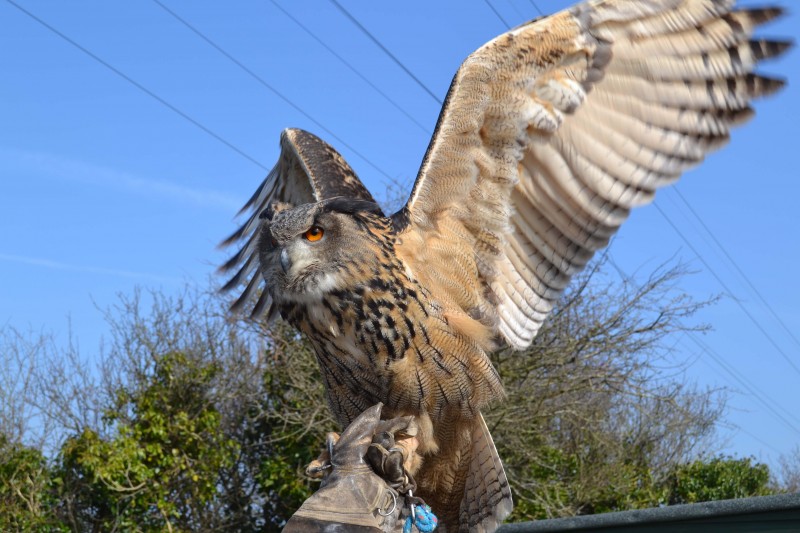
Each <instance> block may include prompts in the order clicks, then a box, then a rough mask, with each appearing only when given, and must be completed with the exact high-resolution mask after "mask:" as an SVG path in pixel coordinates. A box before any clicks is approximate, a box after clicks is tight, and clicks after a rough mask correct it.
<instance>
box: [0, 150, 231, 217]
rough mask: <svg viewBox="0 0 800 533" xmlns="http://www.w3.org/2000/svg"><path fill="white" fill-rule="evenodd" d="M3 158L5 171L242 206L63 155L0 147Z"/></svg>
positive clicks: (217, 193)
mask: <svg viewBox="0 0 800 533" xmlns="http://www.w3.org/2000/svg"><path fill="white" fill-rule="evenodd" d="M0 158H2V161H0V164H1V165H3V166H5V167H6V171H13V170H17V171H24V172H26V173H27V172H30V171H34V172H40V173H46V174H47V176H48V177H55V178H58V179H63V180H69V181H72V182H79V183H86V184H89V185H99V186H103V187H109V188H114V189H123V190H125V191H128V192H133V193H136V194H141V195H142V196H150V197H153V196H155V197H158V198H162V199H167V200H171V201H175V202H181V203H190V204H193V205H197V206H200V207H211V208H217V209H225V210H227V211H231V212H236V211H237V210H238V209H239V208H240V207H241V206H242V203H243V201H242V199H241V198H235V197H233V196H232V195H229V194H226V193H223V192H220V191H215V190H211V189H202V188H197V187H187V186H185V185H178V184H176V183H173V182H170V181H166V180H160V179H152V178H144V177H141V176H136V175H133V174H130V173H127V172H124V171H119V170H116V169H112V168H108V167H104V166H101V165H96V164H94V163H88V162H85V161H79V160H76V159H72V158H69V157H65V156H61V155H55V154H48V153H44V152H35V151H30V150H21V149H12V148H8V147H0Z"/></svg>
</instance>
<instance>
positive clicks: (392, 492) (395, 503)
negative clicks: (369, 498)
mask: <svg viewBox="0 0 800 533" xmlns="http://www.w3.org/2000/svg"><path fill="white" fill-rule="evenodd" d="M389 494H390V495H391V496H392V508H391V509H389V510H388V511H386V512H385V513H384V512H383V511H381V508H380V507H378V514H379V515H381V516H389V515H391V514H392V513H393V512H394V510H395V509H397V496H396V495H395V493H394V491H393V490H390V491H389Z"/></svg>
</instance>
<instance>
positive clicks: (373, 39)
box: [329, 0, 443, 105]
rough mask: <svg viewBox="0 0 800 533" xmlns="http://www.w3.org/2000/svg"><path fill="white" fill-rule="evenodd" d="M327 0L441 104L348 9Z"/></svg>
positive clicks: (331, 0)
mask: <svg viewBox="0 0 800 533" xmlns="http://www.w3.org/2000/svg"><path fill="white" fill-rule="evenodd" d="M329 1H330V2H331V3H332V4H333V5H334V6H336V7H337V8H338V9H339V11H341V12H342V13H343V14H344V16H346V17H347V18H348V19H350V22H352V23H353V24H355V25H356V26H357V27H358V29H360V30H361V31H362V32H363V33H364V35H366V36H367V37H369V38H370V39H371V40H372V42H373V43H375V44H376V45H377V46H378V47H379V48H380V49H381V50H383V52H384V53H385V54H386V55H388V56H389V57H390V58H391V59H392V61H394V62H395V64H397V66H399V67H400V68H401V69H403V70H404V71H405V73H406V74H408V75H409V76H411V79H413V80H414V81H415V82H417V85H419V86H420V87H422V88H423V89H424V90H425V92H426V93H428V94H429V95H430V97H431V98H433V99H434V100H435V101H436V103H438V104H439V105H442V104H443V102H442V100H441V98H439V97H438V96H436V95H435V94H434V93H433V91H431V90H430V89H429V88H428V86H427V85H425V84H424V83H422V80H420V79H419V78H417V77H416V76H415V75H414V73H413V72H411V70H409V69H408V67H406V66H405V65H404V64H403V62H402V61H400V60H399V59H397V57H395V55H394V54H393V53H391V52H390V51H389V49H388V48H386V47H385V46H384V45H383V44H382V43H381V42H380V41H379V40H378V39H377V38H376V37H375V36H374V35H372V34H371V33H370V32H369V30H368V29H367V28H365V27H364V25H363V24H361V23H360V22H359V21H358V20H356V18H355V17H354V16H353V15H351V14H350V12H349V11H347V9H345V8H344V6H342V4H340V3H339V2H337V1H336V0H329Z"/></svg>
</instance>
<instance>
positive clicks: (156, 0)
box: [9, 0, 392, 179]
mask: <svg viewBox="0 0 800 533" xmlns="http://www.w3.org/2000/svg"><path fill="white" fill-rule="evenodd" d="M9 1H11V0H9ZM153 2H154V3H155V4H156V5H158V6H159V7H161V8H162V9H163V10H164V11H166V12H167V13H169V14H170V15H172V16H173V17H174V18H175V19H177V20H178V22H180V23H181V24H183V25H184V26H186V27H187V28H188V29H189V30H191V31H192V32H193V33H194V34H195V35H197V36H198V37H200V38H201V39H203V40H204V41H205V42H207V43H208V44H209V45H210V46H211V47H212V48H214V49H215V50H216V51H217V52H219V53H220V54H222V55H223V56H225V57H226V58H227V59H228V60H230V61H231V62H232V63H233V64H234V65H236V66H238V67H239V68H240V69H242V70H243V71H245V72H246V73H247V74H249V75H250V76H251V77H252V78H253V79H255V80H256V81H257V82H258V83H260V84H261V85H263V86H264V87H266V88H267V89H269V90H270V91H271V92H272V93H273V94H275V95H276V96H277V97H279V98H280V99H281V100H283V101H284V102H286V103H287V104H289V105H290V106H292V107H293V108H294V109H295V110H296V111H297V112H299V113H301V114H302V115H303V116H304V117H306V118H307V119H308V120H310V121H311V122H313V123H314V124H316V125H317V126H319V127H320V128H322V129H323V130H325V132H326V133H328V134H329V135H330V136H331V137H333V138H334V139H336V140H337V141H338V142H339V143H341V144H342V146H345V147H346V148H348V149H349V150H350V151H351V152H353V153H354V154H356V155H357V156H358V157H360V158H361V159H363V160H364V161H365V162H366V163H367V164H368V165H369V166H371V167H372V168H374V169H375V170H377V171H378V172H380V173H381V174H383V175H384V176H386V177H387V178H389V179H391V178H392V177H391V176H390V175H389V174H388V173H387V172H385V171H384V170H383V169H382V168H380V167H379V166H377V165H376V164H375V163H373V162H372V161H370V160H369V159H368V158H367V157H366V156H364V155H363V154H362V153H361V152H359V151H358V150H356V149H355V148H353V147H352V146H350V144H348V143H347V142H345V141H344V140H343V139H342V138H341V137H339V136H338V135H336V134H335V133H333V132H332V131H331V130H329V129H328V128H326V127H325V126H324V125H323V124H322V123H321V122H319V121H318V120H317V119H315V118H314V117H312V116H311V115H310V114H308V113H306V111H305V110H304V109H303V108H301V107H300V106H298V105H297V104H295V103H294V102H293V101H291V100H290V99H289V98H288V97H286V96H285V95H284V94H283V93H281V92H280V91H278V90H277V89H276V88H275V87H273V86H272V85H270V84H269V83H267V81H266V80H264V79H263V78H262V77H261V76H259V75H258V74H256V73H255V72H253V71H252V70H250V69H249V68H248V67H247V66H246V65H245V64H244V63H242V62H241V61H239V60H238V59H236V58H235V57H233V56H232V55H231V54H229V53H228V52H227V51H225V49H223V48H222V47H221V46H220V45H218V44H217V43H215V42H214V41H212V40H211V39H210V38H209V37H207V36H206V35H205V34H204V33H203V32H201V31H200V30H198V29H197V28H195V27H194V26H192V25H191V24H189V22H187V21H186V20H184V19H183V18H181V17H180V15H178V14H177V13H175V12H174V11H172V10H171V9H170V8H168V7H167V6H165V5H164V4H162V3H161V2H160V1H159V0H153Z"/></svg>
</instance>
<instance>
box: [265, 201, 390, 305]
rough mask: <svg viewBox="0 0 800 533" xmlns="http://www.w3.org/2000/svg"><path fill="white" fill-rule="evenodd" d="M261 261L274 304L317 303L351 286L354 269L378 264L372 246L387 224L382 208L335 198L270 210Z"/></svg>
mask: <svg viewBox="0 0 800 533" xmlns="http://www.w3.org/2000/svg"><path fill="white" fill-rule="evenodd" d="M260 216H261V218H262V219H263V220H264V222H265V223H264V224H262V225H261V230H260V232H261V233H260V235H259V242H258V257H259V262H260V268H261V274H262V276H263V277H264V279H265V280H266V282H267V285H268V287H269V290H270V292H271V294H272V297H273V299H275V300H276V301H278V302H280V301H287V300H288V301H299V302H308V303H310V302H313V301H319V299H320V298H321V297H322V296H323V295H324V294H326V293H328V292H330V291H332V290H335V289H343V288H345V287H347V286H348V285H349V284H350V283H352V279H351V278H352V274H351V273H352V270H353V267H354V266H359V267H368V266H369V263H371V262H375V261H378V259H377V257H376V256H377V254H376V253H375V248H374V246H370V243H371V242H374V241H375V239H376V236H377V234H376V232H375V231H369V228H370V227H374V228H375V229H380V227H381V226H382V225H381V224H378V225H377V227H375V223H376V222H379V221H385V220H386V219H385V218H383V213H382V212H381V209H380V207H379V206H378V204H376V203H374V202H368V201H363V200H351V199H347V198H332V199H328V200H324V201H322V202H317V203H313V204H305V205H301V206H298V207H291V206H288V205H286V204H277V205H271V206H270V207H269V208H267V209H266V210H264V212H263V213H261V215H260Z"/></svg>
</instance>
